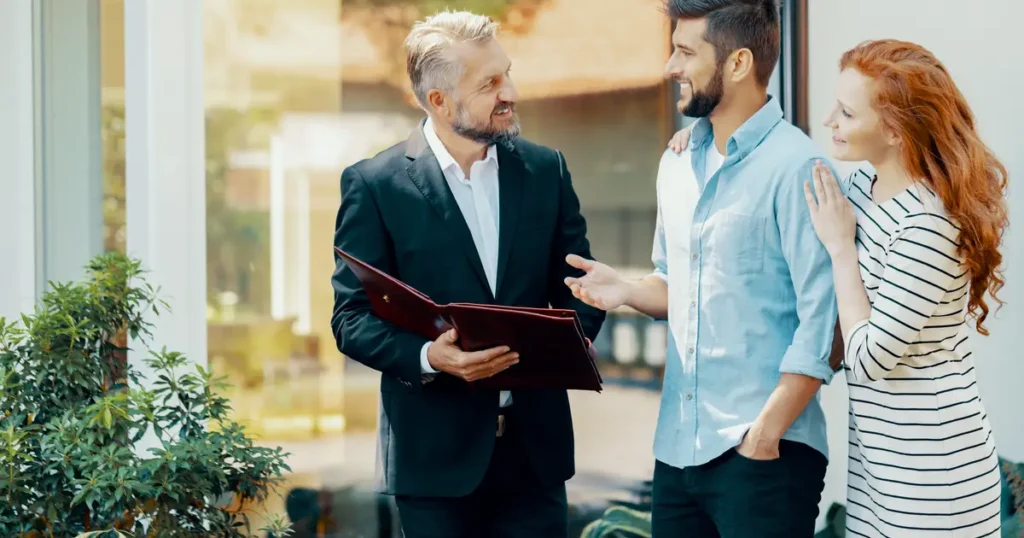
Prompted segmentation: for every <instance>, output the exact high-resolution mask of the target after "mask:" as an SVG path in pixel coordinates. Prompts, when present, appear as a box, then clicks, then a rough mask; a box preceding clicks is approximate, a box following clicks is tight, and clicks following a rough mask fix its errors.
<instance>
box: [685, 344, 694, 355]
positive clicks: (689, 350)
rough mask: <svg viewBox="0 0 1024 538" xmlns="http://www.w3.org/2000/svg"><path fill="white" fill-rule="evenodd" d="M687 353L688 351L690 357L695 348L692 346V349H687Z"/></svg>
mask: <svg viewBox="0 0 1024 538" xmlns="http://www.w3.org/2000/svg"><path fill="white" fill-rule="evenodd" d="M686 351H688V352H689V353H690V355H693V346H690V349H687V350H686Z"/></svg>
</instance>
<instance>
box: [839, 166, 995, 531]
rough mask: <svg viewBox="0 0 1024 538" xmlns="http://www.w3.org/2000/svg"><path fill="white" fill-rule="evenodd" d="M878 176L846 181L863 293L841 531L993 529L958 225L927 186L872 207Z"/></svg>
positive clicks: (991, 459)
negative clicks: (864, 314)
mask: <svg viewBox="0 0 1024 538" xmlns="http://www.w3.org/2000/svg"><path fill="white" fill-rule="evenodd" d="M874 180H875V177H874V176H872V175H868V174H867V173H865V172H863V171H858V172H855V173H854V174H853V175H852V176H850V178H848V179H847V181H846V182H845V185H844V190H845V191H846V193H847V196H848V197H849V199H850V201H851V202H852V203H853V206H854V211H855V212H856V215H857V239H856V243H857V252H858V257H859V263H860V273H861V278H862V279H863V280H864V286H865V287H866V289H867V294H868V298H869V300H870V301H871V315H870V318H869V319H867V320H865V321H863V322H861V323H859V324H857V325H856V326H854V327H852V328H850V330H849V332H848V334H847V335H846V362H845V365H844V369H845V370H846V379H847V382H848V385H849V388H850V460H849V476H848V481H849V482H848V490H847V509H848V511H847V523H846V525H847V532H848V534H849V535H850V536H870V537H872V538H874V537H882V536H888V537H899V538H904V537H907V538H910V537H916V536H927V537H932V538H934V537H957V538H960V537H964V538H975V537H980V536H998V535H999V501H1000V499H999V494H1000V482H999V477H1000V475H999V470H998V460H997V456H996V451H995V443H994V440H993V437H992V430H991V429H990V427H989V421H988V418H987V415H986V414H985V408H984V406H983V405H982V402H981V399H980V398H979V396H978V385H977V382H976V381H975V374H974V360H973V358H972V356H971V351H970V338H971V337H970V329H969V328H968V325H967V323H965V317H966V312H967V310H966V309H967V300H968V287H969V282H970V281H969V277H968V275H967V274H966V269H965V267H964V266H963V265H962V264H961V262H960V260H959V258H958V255H957V252H956V245H957V240H958V238H959V228H958V227H957V225H956V224H955V223H953V222H951V221H950V219H949V218H948V217H947V216H946V213H945V211H944V210H943V205H942V201H941V200H940V199H939V198H938V197H937V196H936V195H935V194H934V193H933V192H932V191H930V190H929V189H928V188H927V187H926V186H924V185H920V184H918V185H915V186H912V187H911V188H909V189H907V190H905V191H903V192H902V193H900V194H898V195H897V196H895V197H894V198H892V199H890V200H887V201H884V202H882V203H881V204H876V203H875V202H874V201H873V200H872V198H871V193H872V185H873V183H874Z"/></svg>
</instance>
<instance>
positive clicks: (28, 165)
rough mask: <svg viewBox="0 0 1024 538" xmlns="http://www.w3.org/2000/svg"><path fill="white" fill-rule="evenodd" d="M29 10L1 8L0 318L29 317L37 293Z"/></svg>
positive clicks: (23, 5)
mask: <svg viewBox="0 0 1024 538" xmlns="http://www.w3.org/2000/svg"><path fill="white" fill-rule="evenodd" d="M32 28H33V23H32V4H31V3H30V2H0V73H4V81H3V83H0V260H2V262H0V317H6V318H7V319H8V320H12V319H16V318H17V317H18V316H19V314H20V313H21V312H28V311H31V309H32V305H33V303H34V302H35V298H36V290H37V284H38V283H37V280H38V279H37V278H36V272H37V265H36V256H37V252H36V245H37V235H36V231H37V226H36V213H37V212H36V196H35V190H36V180H35V168H36V167H35V147H34V145H35V144H34V142H35V113H34V108H35V93H34V92H35V91H34V85H33V80H34V73H33V61H32V51H33V37H32Z"/></svg>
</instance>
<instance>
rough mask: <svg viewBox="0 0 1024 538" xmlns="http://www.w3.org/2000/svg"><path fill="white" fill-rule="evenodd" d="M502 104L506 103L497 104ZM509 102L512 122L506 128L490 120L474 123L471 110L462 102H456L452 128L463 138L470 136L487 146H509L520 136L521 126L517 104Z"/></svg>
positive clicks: (470, 138)
mask: <svg viewBox="0 0 1024 538" xmlns="http://www.w3.org/2000/svg"><path fill="white" fill-rule="evenodd" d="M501 104H506V103H500V104H499V105H497V106H501ZM507 104H508V106H510V107H512V124H511V125H509V126H508V127H507V128H505V129H497V128H495V127H494V126H492V125H491V124H490V123H489V122H488V123H487V124H485V125H474V123H473V120H472V118H470V117H469V112H468V111H467V110H466V109H465V108H464V107H463V106H462V103H460V102H456V103H455V121H454V122H453V123H452V130H453V131H455V134H457V135H459V136H461V137H463V138H468V139H469V140H472V141H474V142H477V143H480V144H483V145H485V146H493V145H496V144H501V145H503V146H508V145H510V144H511V143H512V141H513V140H515V139H516V138H517V137H518V136H519V130H520V127H519V116H517V115H516V111H515V110H516V109H515V105H514V104H512V103H507ZM491 113H492V114H493V113H494V112H493V111H492V112H491ZM489 119H490V118H488V120H489Z"/></svg>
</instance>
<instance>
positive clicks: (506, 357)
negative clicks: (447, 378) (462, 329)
mask: <svg viewBox="0 0 1024 538" xmlns="http://www.w3.org/2000/svg"><path fill="white" fill-rule="evenodd" d="M458 341H459V333H458V331H456V330H455V329H448V330H447V331H445V332H443V333H442V334H441V336H438V337H437V339H436V340H434V341H433V342H432V343H431V344H430V347H429V348H427V361H428V362H429V363H430V366H431V367H432V368H433V369H435V370H438V371H441V372H445V373H448V374H451V375H453V376H455V377H458V378H461V379H463V380H465V381H477V380H479V379H484V378H487V377H491V376H493V375H495V374H497V373H500V372H502V371H504V370H506V369H507V368H508V367H509V366H512V365H513V364H516V363H518V362H519V353H516V352H514V351H511V350H510V349H509V348H508V346H498V347H492V348H490V349H485V350H482V351H473V352H467V351H463V350H462V348H460V347H459V345H458Z"/></svg>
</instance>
